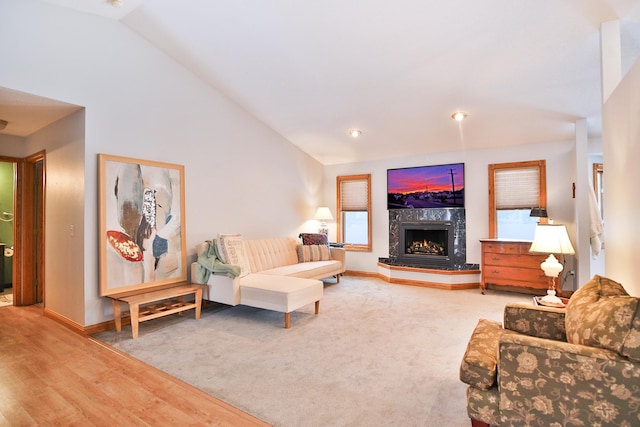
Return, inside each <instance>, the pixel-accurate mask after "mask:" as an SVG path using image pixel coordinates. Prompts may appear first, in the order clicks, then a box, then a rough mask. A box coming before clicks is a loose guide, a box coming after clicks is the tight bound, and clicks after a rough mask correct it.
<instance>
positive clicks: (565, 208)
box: [324, 141, 575, 287]
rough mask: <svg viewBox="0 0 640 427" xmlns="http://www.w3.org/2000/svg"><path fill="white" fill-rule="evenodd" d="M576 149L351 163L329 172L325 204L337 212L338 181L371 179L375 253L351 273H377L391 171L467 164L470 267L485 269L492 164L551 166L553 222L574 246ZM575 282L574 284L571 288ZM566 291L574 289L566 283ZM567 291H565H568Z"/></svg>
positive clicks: (549, 146) (539, 147) (562, 146)
mask: <svg viewBox="0 0 640 427" xmlns="http://www.w3.org/2000/svg"><path fill="white" fill-rule="evenodd" d="M574 150H575V143H574V142H572V141H569V142H556V143H542V144H530V145H521V146H517V147H507V148H500V149H490V150H476V151H463V152H455V153H441V154H433V155H429V156H424V157H422V158H418V157H415V156H413V157H405V158H396V159H389V160H385V161H375V162H363V163H351V164H342V165H333V166H326V167H325V177H324V178H325V179H324V182H325V187H324V201H325V204H326V205H327V206H330V207H331V209H332V211H333V212H334V213H335V212H336V197H335V194H336V176H339V175H353V174H360V173H370V174H371V187H372V188H371V209H372V213H371V217H372V221H373V230H372V234H373V236H372V239H373V248H372V252H349V253H348V254H347V269H348V270H355V271H364V272H375V271H377V268H376V263H377V261H378V258H379V257H386V256H388V255H389V231H388V230H389V215H388V211H387V194H386V191H387V169H392V168H401V167H409V166H425V165H438V164H444V163H457V162H464V164H465V197H466V200H465V204H466V207H465V208H466V218H467V262H468V263H471V264H474V263H475V264H479V263H480V242H479V239H482V238H486V237H488V235H489V195H488V185H489V177H488V165H489V164H491V163H506V162H519V161H527V160H546V164H547V208H548V212H549V216H550V217H551V218H553V219H554V220H555V221H556V222H557V223H562V224H566V225H567V229H568V231H569V235H570V237H571V238H572V241H575V221H574V199H573V198H572V189H571V184H572V182H574V176H575V164H574V163H575V162H574ZM329 237H330V238H332V239H335V238H336V224H335V222H334V223H331V224H330V234H329ZM570 281H571V279H569V282H570ZM565 285H566V286H569V287H570V286H572V284H571V283H566V284H565ZM566 286H565V287H566Z"/></svg>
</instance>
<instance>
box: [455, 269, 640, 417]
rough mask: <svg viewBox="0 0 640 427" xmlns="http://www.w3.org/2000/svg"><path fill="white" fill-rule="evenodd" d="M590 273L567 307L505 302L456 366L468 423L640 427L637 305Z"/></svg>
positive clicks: (616, 287) (479, 327)
mask: <svg viewBox="0 0 640 427" xmlns="http://www.w3.org/2000/svg"><path fill="white" fill-rule="evenodd" d="M638 301H639V298H637V297H631V296H629V295H628V294H627V292H626V291H625V290H624V288H623V287H622V286H621V285H620V284H619V283H617V282H614V281H613V280H610V279H607V278H604V277H600V276H594V277H593V279H591V280H590V281H589V282H588V283H587V284H585V285H584V286H582V287H581V288H580V289H579V290H578V291H576V292H575V293H574V295H573V296H572V297H571V299H570V300H569V304H568V305H567V308H566V309H558V308H550V307H537V306H535V305H533V303H531V304H526V303H516V304H508V305H507V306H506V307H505V311H504V327H502V325H500V323H499V322H495V321H491V320H485V319H481V320H480V321H479V322H478V325H477V326H476V328H475V330H474V331H473V334H472V335H471V339H470V341H469V344H468V346H467V351H466V352H465V354H464V357H463V360H462V364H461V366H460V379H461V380H462V381H463V382H464V383H466V384H468V385H469V387H468V388H467V412H468V414H469V417H470V418H471V424H472V426H487V425H492V426H493V425H495V426H544V427H560V426H585V427H587V426H588V427H591V426H616V427H620V426H623V427H632V426H640V307H639V305H640V304H639V303H638Z"/></svg>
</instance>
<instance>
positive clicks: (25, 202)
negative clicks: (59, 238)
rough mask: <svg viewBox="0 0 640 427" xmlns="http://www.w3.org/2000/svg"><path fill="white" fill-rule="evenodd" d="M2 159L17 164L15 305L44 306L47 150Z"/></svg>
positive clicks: (14, 243)
mask: <svg viewBox="0 0 640 427" xmlns="http://www.w3.org/2000/svg"><path fill="white" fill-rule="evenodd" d="M0 160H2V161H5V162H12V163H14V165H15V169H14V201H13V203H14V225H13V247H14V252H13V268H12V278H11V280H12V283H13V304H14V305H33V304H37V303H42V304H43V306H44V280H45V275H44V271H45V265H44V261H45V257H44V249H45V245H44V238H45V233H44V230H45V177H46V172H45V171H46V152H45V151H44V150H43V151H40V152H38V153H35V154H32V155H30V156H27V157H25V158H16V157H5V156H0ZM38 162H42V168H41V169H40V171H39V172H40V173H38V169H37V167H36V165H37V163H38ZM36 210H37V212H36ZM36 218H37V224H35V227H34V226H32V224H34V223H35V222H36ZM30 225H31V226H30Z"/></svg>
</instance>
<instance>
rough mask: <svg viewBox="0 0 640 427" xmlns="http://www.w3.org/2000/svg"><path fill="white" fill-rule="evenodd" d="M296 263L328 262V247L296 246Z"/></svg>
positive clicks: (329, 253)
mask: <svg viewBox="0 0 640 427" xmlns="http://www.w3.org/2000/svg"><path fill="white" fill-rule="evenodd" d="M296 251H297V252H298V262H309V261H329V260H330V259H331V250H330V249H329V245H298V246H297V247H296Z"/></svg>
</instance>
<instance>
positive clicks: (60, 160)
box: [24, 110, 92, 324]
mask: <svg viewBox="0 0 640 427" xmlns="http://www.w3.org/2000/svg"><path fill="white" fill-rule="evenodd" d="M84 128H85V123H84V110H80V111H78V112H76V113H74V114H71V115H70V116H67V117H65V118H64V119H62V120H58V121H57V122H55V123H53V124H51V125H49V126H47V127H46V128H44V129H42V130H40V131H38V132H36V133H34V134H33V135H30V136H28V137H26V138H25V141H24V148H25V150H26V152H27V153H29V154H32V153H37V152H39V151H42V150H46V159H45V173H46V179H45V227H46V228H45V249H44V251H45V252H44V253H45V272H44V303H45V308H46V309H47V310H51V311H53V312H55V313H57V314H59V315H61V316H64V317H66V318H67V319H70V320H73V321H75V322H77V323H80V324H82V323H81V322H80V320H81V319H83V318H84V298H85V292H84V290H83V288H82V287H80V286H77V287H68V285H74V284H81V283H83V277H84V272H85V264H84V263H85V254H84V206H85V198H84V194H85V188H84V180H83V179H76V177H82V176H83V175H84ZM70 226H73V227H74V228H73V233H71V230H70V228H69V227H70ZM89 256H92V255H89ZM67 284H68V285H67Z"/></svg>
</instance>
